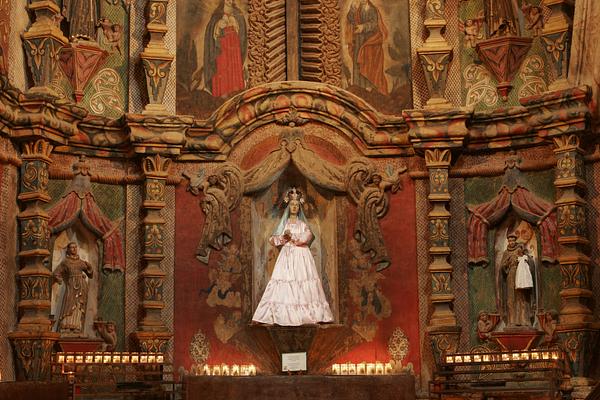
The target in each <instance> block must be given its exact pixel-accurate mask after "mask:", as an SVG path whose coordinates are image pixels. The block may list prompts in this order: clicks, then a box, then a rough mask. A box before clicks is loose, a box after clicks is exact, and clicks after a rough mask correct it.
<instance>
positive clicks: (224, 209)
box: [184, 163, 243, 264]
mask: <svg viewBox="0 0 600 400" xmlns="http://www.w3.org/2000/svg"><path fill="white" fill-rule="evenodd" d="M184 175H185V174H184ZM185 176H186V177H188V178H189V179H190V186H189V187H188V190H189V191H190V192H191V193H192V194H194V195H196V196H197V195H199V194H200V193H203V194H204V196H203V198H202V199H201V200H200V208H201V209H202V212H204V214H205V215H206V220H205V221H204V227H203V228H202V235H201V237H200V243H199V244H198V248H197V249H196V258H198V260H200V261H201V262H203V263H205V264H207V263H208V257H209V255H210V250H211V249H214V250H221V249H222V248H223V246H225V245H227V243H229V242H230V241H231V238H232V231H231V219H230V216H229V213H230V212H231V211H232V210H233V209H234V208H236V207H237V205H238V204H239V202H240V199H241V196H242V193H243V187H242V186H243V185H242V183H243V182H242V178H241V176H242V174H241V172H240V170H239V168H238V167H236V166H235V165H233V164H229V163H226V164H224V165H223V166H221V167H220V168H219V169H218V170H217V171H215V172H214V173H212V174H210V175H209V176H208V178H207V179H205V180H202V177H200V178H190V177H189V176H187V175H185Z"/></svg>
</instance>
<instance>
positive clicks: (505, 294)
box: [497, 233, 535, 328]
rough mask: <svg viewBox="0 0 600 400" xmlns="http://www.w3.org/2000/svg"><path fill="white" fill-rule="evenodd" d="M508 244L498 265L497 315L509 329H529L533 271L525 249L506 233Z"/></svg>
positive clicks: (530, 259) (513, 235)
mask: <svg viewBox="0 0 600 400" xmlns="http://www.w3.org/2000/svg"><path fill="white" fill-rule="evenodd" d="M507 240H508V245H507V247H506V250H505V252H504V254H503V255H502V260H501V262H500V270H499V273H500V276H499V277H498V278H499V281H500V285H499V287H498V288H497V289H498V293H499V294H500V295H499V299H498V300H499V301H500V307H499V309H500V312H501V315H502V319H503V320H504V322H505V324H506V326H507V327H508V328H515V327H530V326H532V321H531V320H532V317H533V312H532V297H533V291H534V279H533V277H534V276H535V268H534V262H533V259H532V258H531V257H530V256H529V254H528V251H527V249H526V248H525V247H524V246H523V245H522V244H519V243H517V235H515V234H514V233H509V234H508V236H507Z"/></svg>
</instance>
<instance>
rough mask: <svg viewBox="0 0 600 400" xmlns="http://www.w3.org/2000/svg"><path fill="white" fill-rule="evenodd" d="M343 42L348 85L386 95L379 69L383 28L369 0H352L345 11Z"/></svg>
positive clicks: (381, 72) (382, 74)
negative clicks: (349, 64)
mask: <svg viewBox="0 0 600 400" xmlns="http://www.w3.org/2000/svg"><path fill="white" fill-rule="evenodd" d="M347 19H348V21H347V22H348V24H347V28H346V43H347V44H348V52H349V53H350V57H351V58H352V85H356V86H359V87H361V88H363V89H366V90H368V91H377V92H379V93H381V94H383V95H387V94H388V86H387V81H386V78H385V75H384V72H383V67H384V65H383V63H384V54H383V42H384V40H385V39H386V37H387V29H386V28H385V25H384V23H383V19H382V17H381V13H380V12H379V10H378V9H377V7H375V5H373V3H372V2H371V1H370V0H355V1H353V3H352V5H351V6H350V10H349V11H348V16H347Z"/></svg>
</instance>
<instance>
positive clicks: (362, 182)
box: [346, 159, 406, 271]
mask: <svg viewBox="0 0 600 400" xmlns="http://www.w3.org/2000/svg"><path fill="white" fill-rule="evenodd" d="M404 171H406V168H402V169H400V170H398V171H396V172H395V173H393V174H392V175H391V176H388V175H386V174H383V173H381V172H378V171H376V170H375V168H374V167H373V166H372V165H371V164H370V163H369V162H367V161H366V160H363V159H358V160H354V161H352V162H351V163H350V167H349V168H348V177H347V185H346V187H347V191H348V194H349V195H350V197H351V198H352V200H353V201H354V202H355V203H356V204H357V205H358V217H357V221H356V228H355V230H354V238H355V239H356V240H357V241H358V242H359V244H360V248H361V250H362V251H363V252H364V253H368V254H369V256H370V257H371V261H372V262H373V264H375V266H376V269H377V270H378V271H380V270H382V269H385V268H387V267H388V266H389V265H390V259H389V256H388V254H387V249H386V248H385V244H384V242H383V235H382V233H381V228H380V227H379V221H378V219H379V218H382V217H383V216H384V215H385V214H386V212H387V210H388V205H389V199H388V196H387V195H386V193H385V192H386V191H387V190H389V191H391V192H392V193H395V192H397V191H398V190H399V189H400V174H402V173H403V172H404Z"/></svg>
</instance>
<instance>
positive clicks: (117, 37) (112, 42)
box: [98, 18, 123, 54]
mask: <svg viewBox="0 0 600 400" xmlns="http://www.w3.org/2000/svg"><path fill="white" fill-rule="evenodd" d="M98 27H100V28H101V29H102V34H103V35H104V41H105V42H106V45H108V46H110V50H111V51H115V50H117V51H118V52H119V54H122V53H121V37H122V36H123V27H122V26H121V25H119V24H113V23H112V21H111V20H110V19H108V18H100V19H99V20H98Z"/></svg>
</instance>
